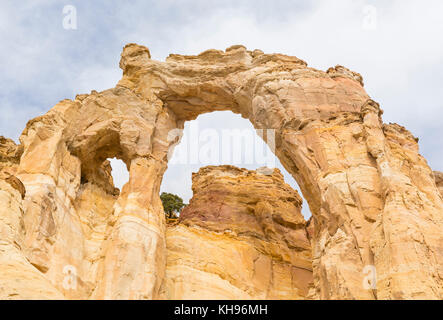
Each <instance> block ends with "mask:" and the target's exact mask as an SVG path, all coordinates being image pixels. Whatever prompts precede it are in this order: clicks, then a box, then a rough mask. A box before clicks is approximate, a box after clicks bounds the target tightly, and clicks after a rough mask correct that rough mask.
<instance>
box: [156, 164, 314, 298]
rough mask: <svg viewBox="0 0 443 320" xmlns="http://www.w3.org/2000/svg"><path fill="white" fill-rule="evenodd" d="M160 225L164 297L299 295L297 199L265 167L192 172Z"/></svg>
mask: <svg viewBox="0 0 443 320" xmlns="http://www.w3.org/2000/svg"><path fill="white" fill-rule="evenodd" d="M192 189H193V192H194V196H193V198H192V199H191V201H190V204H189V205H188V206H187V207H186V208H185V209H184V210H183V211H182V213H181V215H180V223H179V224H177V225H174V226H170V227H168V228H167V232H166V242H167V257H168V259H167V264H166V266H167V268H166V278H165V285H164V287H165V288H164V293H163V295H164V298H166V299H201V298H202V297H204V298H205V299H305V298H307V296H308V293H309V288H310V287H311V288H312V286H313V282H312V280H313V278H312V258H311V246H310V243H309V240H308V238H307V233H306V230H305V226H306V222H305V220H304V218H303V216H302V214H301V204H302V200H301V198H300V196H299V195H298V194H297V192H296V191H295V190H293V189H292V188H291V187H290V186H289V185H287V184H285V183H284V181H283V176H282V175H281V173H280V172H279V171H278V169H276V170H275V172H274V173H273V174H271V175H265V174H261V173H259V172H256V171H249V170H246V169H239V168H236V167H232V166H219V167H212V166H210V167H205V168H201V169H200V170H199V172H198V173H194V174H193V176H192Z"/></svg>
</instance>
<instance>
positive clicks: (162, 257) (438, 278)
mask: <svg viewBox="0 0 443 320" xmlns="http://www.w3.org/2000/svg"><path fill="white" fill-rule="evenodd" d="M120 67H121V68H122V70H123V77H122V79H121V80H120V81H119V83H118V84H117V86H116V87H115V88H112V89H109V90H105V91H103V92H95V91H93V92H91V94H88V95H78V96H77V97H76V99H75V100H73V101H71V100H63V101H61V102H60V103H58V104H57V105H56V106H55V107H54V108H52V109H51V110H50V111H49V112H48V113H47V114H45V115H43V116H41V117H37V118H35V119H33V120H31V121H29V122H28V124H27V126H26V128H25V130H24V132H23V134H22V135H21V137H20V146H15V144H14V143H13V142H12V141H10V140H6V139H3V138H2V139H1V140H0V154H1V156H0V183H1V190H2V198H1V199H0V204H1V205H0V208H2V209H1V210H3V211H2V212H1V216H0V217H1V219H2V220H1V223H2V224H1V232H2V239H7V240H2V242H1V243H2V246H3V245H4V246H5V247H3V249H2V250H3V251H2V254H1V257H0V259H1V261H3V262H2V263H3V264H2V265H1V267H0V268H2V269H3V268H5V270H9V269H8V268H10V266H11V263H15V265H14V267H13V268H12V269H11V268H10V270H13V272H15V273H14V275H11V276H7V274H8V273H7V272H5V273H3V272H2V273H1V277H3V280H2V281H10V279H12V278H14V279H19V281H18V282H20V281H22V282H23V283H26V288H25V289H26V290H31V289H29V288H37V289H35V290H34V289H32V291H21V289H20V288H17V287H15V286H14V285H15V282H14V285H12V284H11V283H9V282H8V284H5V285H4V286H2V288H3V289H2V290H3V291H2V295H3V297H16V298H23V297H36V298H37V297H38V298H43V297H65V298H96V299H117V298H122V299H156V298H161V297H162V295H163V292H166V294H170V295H175V294H177V296H179V295H185V294H187V293H186V292H187V291H186V290H187V289H186V290H183V291H182V292H181V293H180V290H176V291H174V292H178V293H171V291H168V290H169V289H168V290H166V291H164V290H163V288H165V287H164V286H163V283H164V280H165V270H166V264H167V250H166V245H167V244H166V236H165V235H166V226H165V225H166V224H165V218H164V213H163V208H162V204H161V201H160V199H159V195H158V194H159V189H160V184H161V179H162V176H163V173H164V171H165V170H166V168H167V162H168V159H169V155H170V154H171V151H172V150H173V146H174V145H175V144H176V142H178V140H179V134H178V130H179V129H182V128H183V124H184V122H185V121H189V120H192V119H195V118H196V117H197V116H198V115H199V114H202V113H206V112H211V111H215V110H231V111H232V112H234V113H238V114H240V115H241V116H242V117H244V118H247V119H249V120H250V121H251V123H252V124H253V125H254V127H255V128H256V129H259V130H261V129H263V130H264V132H266V135H264V134H263V137H264V138H265V140H266V141H267V143H268V145H269V146H270V147H271V149H273V150H275V154H276V156H277V157H278V158H279V159H280V161H281V163H282V164H283V166H284V167H285V168H286V169H287V170H288V172H289V173H291V174H292V176H293V177H294V178H295V179H296V180H297V182H298V184H299V185H300V188H301V190H302V192H303V195H304V197H305V198H306V199H307V201H308V203H309V207H310V209H311V212H312V215H313V218H312V219H311V221H310V222H309V226H308V231H309V235H310V237H309V238H310V242H311V245H312V271H313V279H314V280H313V282H314V288H315V293H314V294H313V295H314V296H315V297H318V298H321V299H420V298H431V299H443V250H442V242H443V241H442V235H443V199H442V196H441V194H440V191H439V189H438V187H437V184H436V181H435V178H436V176H437V179H438V175H434V174H433V172H432V170H431V169H430V168H429V166H428V165H427V163H426V160H425V159H424V158H423V157H422V156H421V155H420V154H419V152H418V144H417V139H416V138H415V137H413V136H412V135H411V134H410V133H409V132H408V131H407V130H406V129H405V128H403V127H401V126H399V125H396V124H384V123H383V121H382V118H381V116H382V110H381V109H380V106H379V105H378V104H377V103H376V102H375V101H373V100H371V99H370V97H369V96H368V94H367V93H366V92H365V90H364V88H363V79H362V77H361V76H360V75H359V74H358V73H355V72H352V71H350V70H348V69H346V68H344V67H341V66H337V67H334V68H330V69H328V70H327V71H326V72H324V71H320V70H315V69H313V68H309V67H308V66H307V64H306V63H305V62H304V61H302V60H300V59H298V58H296V57H291V56H286V55H283V54H265V53H263V52H262V51H260V50H254V51H248V50H246V48H245V47H243V46H233V47H230V48H228V49H226V51H219V50H208V51H205V52H203V53H201V54H199V55H197V56H182V55H170V56H169V57H168V58H167V59H166V61H165V62H159V61H155V60H152V59H151V58H150V52H149V50H148V49H147V48H145V47H143V46H139V45H136V44H129V45H127V46H125V48H124V49H123V53H122V57H121V61H120ZM263 130H262V131H263ZM268 131H269V132H268ZM265 136H266V137H265ZM272 137H274V138H275V139H272ZM113 157H117V158H119V159H121V160H123V161H124V162H125V163H126V165H127V167H128V169H129V173H130V179H129V182H128V183H127V184H126V185H125V186H124V187H123V190H122V191H121V192H120V193H118V192H117V191H116V190H115V188H114V186H113V184H112V179H110V174H109V173H110V171H109V170H110V168H109V164H108V163H107V162H106V159H108V158H113ZM18 159H20V160H18ZM209 176H210V175H209ZM210 178H211V177H208V179H210ZM197 180H198V179H197ZM240 180H241V179H240ZM201 183H203V182H201ZM437 183H438V184H439V185H440V183H439V182H438V181H437ZM199 184H200V182H199V183H197V185H199ZM240 189H241V188H240ZM201 197H203V196H201ZM214 197H215V196H214ZM250 197H251V198H253V196H250ZM240 199H242V197H240V198H235V197H230V196H227V197H226V199H224V198H223V199H220V198H217V199H215V200H214V201H216V203H221V202H223V201H227V205H226V206H225V207H222V209H220V210H219V211H213V210H211V212H212V215H211V213H210V214H209V215H208V216H207V218H206V214H205V215H203V212H202V211H201V210H202V209H201V208H202V206H201V205H198V199H196V200H195V203H196V204H195V205H193V206H191V208H190V209H188V211H187V212H185V214H184V216H183V217H182V219H183V220H182V222H181V223H180V225H179V226H178V227H177V229H180V230H182V231H183V233H188V234H189V237H194V238H195V239H198V237H197V235H196V234H195V230H197V228H201V229H198V230H200V231H201V234H202V235H203V234H204V235H208V234H209V233H211V234H212V233H217V234H218V233H221V232H224V233H225V230H226V226H227V224H232V226H231V227H230V228H231V229H232V232H237V233H240V235H241V237H245V238H247V239H248V240H247V241H246V240H245V241H243V245H245V246H249V247H250V248H253V249H251V250H249V249H248V250H247V251H252V252H255V251H257V250H258V251H259V252H260V254H262V255H263V256H264V257H266V256H268V255H269V253H270V252H273V253H276V254H278V255H280V256H281V257H285V258H284V259H286V260H283V259H282V260H281V261H284V263H283V262H281V264H280V265H279V264H278V263H280V262H277V260H278V259H276V260H275V265H278V266H277V267H276V269H273V271H272V272H268V271H266V272H265V271H263V274H269V275H271V274H272V277H273V278H272V279H277V276H276V274H274V273H275V272H274V271H275V270H277V269H278V268H279V267H280V266H282V265H291V266H294V267H295V268H296V269H297V268H302V265H301V264H299V263H301V262H300V261H297V262H294V261H293V260H291V259H292V258H290V256H291V255H290V254H289V253H288V252H287V251H286V249H287V248H291V246H295V247H296V248H299V247H298V245H299V243H298V242H297V241H298V239H299V238H298V235H299V233H300V232H298V233H297V232H296V231H297V230H296V229H297V228H296V229H295V230H292V231H290V232H287V233H285V236H284V237H283V236H282V233H281V232H283V230H286V231H287V230H288V229H284V228H289V229H291V228H292V227H290V226H293V221H292V220H291V219H292V218H289V217H288V215H286V214H283V213H281V212H283V211H281V212H280V211H278V213H276V212H277V211H275V210H276V209H275V208H274V206H277V207H278V206H279V204H278V203H276V202H275V201H274V202H272V204H270V203H267V204H264V203H263V204H260V205H257V207H255V206H254V207H252V205H247V206H243V205H242V206H240V207H239V208H238V210H239V211H238V212H237V211H235V210H237V209H234V208H235V206H234V205H233V203H236V201H240ZM241 201H243V200H241ZM271 207H272V209H271ZM192 208H193V211H192V210H191V209H192ZM199 208H200V209H199ZM223 208H224V209H223ZM228 208H230V209H228ZM245 210H246V211H248V210H249V211H250V213H249V215H247V214H245V213H244V211H245ZM252 211H253V213H252ZM271 211H272V214H270V212H271ZM214 212H217V215H218V214H219V215H220V216H219V217H218V216H217V217H218V218H219V219H220V221H217V223H215V222H214V221H215V220H214V217H213V214H215V213H214ZM230 212H232V214H231V213H230ZM252 215H254V216H255V217H259V216H260V217H262V218H263V219H264V220H263V221H259V220H257V222H254V223H253V222H252V220H251V219H252V218H251V217H252ZM203 216H204V217H203ZM233 216H235V217H236V219H237V220H236V221H238V223H237V222H235V223H234V222H232V218H230V217H233ZM270 216H272V217H273V218H272V223H271V221H270V220H269V217H270ZM274 216H275V217H280V218H276V219H277V220H275V219H274ZM218 218H217V219H218ZM257 219H258V218H257ZM243 221H244V222H245V223H246V222H251V225H250V226H248V228H245V226H243ZM254 221H255V220H254ZM280 222H281V223H280ZM288 222H289V224H288ZM268 223H269V224H268ZM271 226H272V227H273V228H275V231H270V230H271V229H269V230H268V231H266V230H267V228H268V227H269V228H271ZM249 228H250V229H249ZM260 228H262V231H261V232H262V233H260V232H259V231H260ZM245 230H248V232H249V233H248V232H246V233H244V231H245ZM170 232H172V230H169V229H168V233H170ZM177 232H179V231H177ZM180 232H181V231H180ZM242 232H243V234H242ZM295 234H297V236H295ZM224 237H226V236H224ZM260 237H261V238H260ZM257 239H260V241H262V242H260V241H259V240H257ZM295 239H297V241H296V240H295ZM234 240H236V241H237V240H238V238H236V239H234ZM214 241H215V242H217V241H218V240H217V239H215V238H214ZM238 241H240V240H238ZM294 241H295V242H296V244H295V242H294ZM215 242H214V243H215ZM273 242H276V243H279V244H281V245H282V247H281V248H279V249H278V250H277V251H275V252H274V251H272V250H274V249H272V250H271V249H269V246H272V243H273ZM183 243H186V240H183ZM208 243H209V242H208ZM268 244H269V246H268ZM261 245H263V248H261V247H260V246H261ZM249 247H248V248H249ZM257 248H261V249H257ZM214 250H215V249H214ZM254 250H255V251H254ZM266 250H268V251H266ZM275 250H276V249H275ZM217 252H218V251H217ZM226 252H227V253H228V252H230V251H229V250H227V251H226ZM202 254H203V253H202ZM257 255H258V253H257ZM12 257H14V258H12ZM297 257H298V255H297ZM14 259H15V260H14ZM226 259H229V256H227V257H226ZM245 259H246V260H245V261H251V260H250V259H251V258H245ZM254 259H255V258H252V260H254ZM264 259H265V260H266V259H267V258H264ZM273 259H274V257H273ZM11 261H16V262H11ZM186 261H188V260H186ZM190 261H191V260H189V261H188V262H187V263H189V264H190V263H191V262H190ZM257 261H258V260H257ZM260 261H261V260H260ZM279 261H280V260H279ZM289 261H290V262H289ZM199 263H200V262H199ZM245 263H249V262H245ZM217 264H218V265H220V266H223V264H222V263H219V262H217ZM16 265H17V267H15V266H16ZM18 265H20V266H21V267H19V266H18ZM263 265H264V266H266V265H267V262H263ZM272 265H274V260H273V262H272ZM20 268H22V269H20ZM168 268H169V267H168ZM198 268H200V267H195V269H198ZM254 268H255V267H253V266H250V268H249V269H248V270H256V269H254ZM263 268H265V267H263ZM291 268H292V267H291ZM169 269H170V268H169ZM169 269H168V270H169ZM200 269H202V268H200ZM200 269H199V270H200ZM20 270H22V271H20ZM285 270H286V271H282V273H281V275H282V277H283V278H284V277H288V272H289V271H288V269H285ZM297 270H298V269H297ZM368 270H370V271H371V272H369V273H372V274H373V275H376V278H377V283H376V284H375V283H372V284H370V285H369V286H368ZM204 271H205V270H204ZM8 272H12V271H8ZM168 272H169V271H168ZM171 272H172V271H171ZM205 272H207V270H206V271H205ZM210 273H211V274H212V271H211V272H210ZM5 274H6V275H5ZM168 274H171V277H172V278H171V279H176V278H177V276H176V275H175V276H174V275H173V273H168ZM214 274H216V273H214ZM279 274H280V273H279ZM174 277H175V278H174ZM242 277H244V278H242V279H243V280H239V281H238V282H236V283H234V284H233V286H238V288H239V290H241V292H242V293H241V294H240V293H239V295H242V294H247V295H250V296H253V297H256V296H257V297H258V296H260V295H263V290H264V289H263V288H264V287H266V283H267V282H266V280H263V279H262V280H260V281H262V282H263V283H262V284H254V285H250V286H249V287H245V286H244V285H242V284H239V283H244V281H246V280H245V279H255V278H254V277H253V276H250V278H247V277H246V276H242ZM251 277H252V278H251ZM295 278H297V279H298V277H294V279H295ZM29 279H34V280H35V283H34V284H33V282H34V280H32V281H31V280H29ZM74 280H75V281H74ZM171 281H173V282H176V283H178V280H171ZM276 281H277V280H276ZM369 282H370V281H369ZM230 283H231V282H230ZM232 283H233V282H232ZM232 283H231V284H232ZM276 283H277V282H276ZM291 283H292V282H291ZM268 284H269V283H268ZM286 284H287V282H286ZM220 287H222V286H221V285H220ZM282 288H283V287H282ZM300 288H301V287H300V286H299V285H298V284H297V285H295V286H293V285H292V284H291V286H289V285H288V284H287V287H286V289H275V290H274V289H270V291H269V293H268V295H267V296H268V297H272V296H274V295H276V296H282V297H283V296H285V295H286V293H284V292H297V293H296V295H297V297H298V296H300V297H304V296H305V292H306V290H299V289H300ZM22 289H23V288H22ZM23 290H24V289H23ZM279 290H280V291H279ZM168 292H169V293H168ZM238 292H240V291H238Z"/></svg>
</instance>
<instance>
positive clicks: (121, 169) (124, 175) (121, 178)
mask: <svg viewBox="0 0 443 320" xmlns="http://www.w3.org/2000/svg"><path fill="white" fill-rule="evenodd" d="M108 161H109V162H110V164H111V176H112V180H113V183H114V187H115V188H118V189H119V190H120V191H121V190H122V189H123V186H124V185H125V184H126V183H127V182H128V181H129V171H128V168H127V166H126V164H125V163H124V162H123V161H122V160H120V159H118V158H109V159H108Z"/></svg>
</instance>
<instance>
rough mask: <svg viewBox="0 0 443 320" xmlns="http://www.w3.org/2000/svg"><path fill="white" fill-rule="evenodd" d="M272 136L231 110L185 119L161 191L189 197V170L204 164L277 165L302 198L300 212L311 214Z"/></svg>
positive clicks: (190, 183) (247, 166)
mask: <svg viewBox="0 0 443 320" xmlns="http://www.w3.org/2000/svg"><path fill="white" fill-rule="evenodd" d="M263 138H264V139H265V140H266V141H269V140H267V139H271V138H272V137H271V135H270V134H269V133H267V132H266V131H263V130H262V131H260V130H256V129H255V128H254V127H253V125H252V124H251V122H250V121H249V120H247V119H244V118H242V117H241V116H239V115H238V114H235V113H233V112H231V111H214V112H209V113H204V114H201V115H199V116H198V117H197V118H196V119H195V120H190V121H186V122H185V124H184V129H183V132H182V136H181V139H180V141H179V142H178V143H177V145H176V146H175V149H174V152H173V153H172V155H170V158H169V161H168V169H167V170H166V172H165V173H164V175H163V180H162V184H161V188H160V192H168V193H173V194H176V195H178V196H180V197H181V198H182V199H183V201H184V202H185V203H189V200H190V199H191V198H192V196H193V193H192V180H191V178H192V173H193V172H198V171H199V169H200V168H202V167H205V166H222V165H232V166H235V167H238V168H245V169H248V170H257V169H260V168H263V167H269V168H278V169H279V170H280V171H281V173H282V174H283V176H284V180H285V182H286V183H287V184H289V185H290V186H291V187H292V188H293V189H294V190H297V192H298V193H299V195H300V196H301V197H302V199H303V205H302V214H303V216H304V218H305V219H306V220H308V219H309V218H310V217H311V212H310V210H309V206H308V203H307V201H306V200H305V199H304V197H303V195H302V192H301V190H300V187H299V186H298V183H297V182H296V181H295V179H294V178H293V177H292V175H291V174H290V173H289V172H288V171H287V170H286V169H285V168H284V167H283V165H282V164H281V163H280V160H279V159H278V157H277V156H276V155H275V154H274V153H273V152H272V150H271V149H270V147H269V146H268V144H266V142H265V141H264V140H263Z"/></svg>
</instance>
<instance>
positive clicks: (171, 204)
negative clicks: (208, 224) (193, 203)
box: [160, 192, 185, 219]
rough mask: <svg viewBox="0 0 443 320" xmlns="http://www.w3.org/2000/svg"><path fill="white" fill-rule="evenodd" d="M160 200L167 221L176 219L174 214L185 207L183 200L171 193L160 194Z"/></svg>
mask: <svg viewBox="0 0 443 320" xmlns="http://www.w3.org/2000/svg"><path fill="white" fill-rule="evenodd" d="M160 199H161V201H162V203H163V209H164V210H165V214H166V217H167V218H169V219H172V218H176V217H177V216H176V214H177V213H179V212H180V210H181V209H182V208H183V207H184V206H185V204H184V203H183V199H182V198H180V197H179V196H177V195H175V194H172V193H167V192H162V194H161V195H160Z"/></svg>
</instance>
